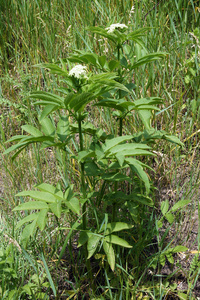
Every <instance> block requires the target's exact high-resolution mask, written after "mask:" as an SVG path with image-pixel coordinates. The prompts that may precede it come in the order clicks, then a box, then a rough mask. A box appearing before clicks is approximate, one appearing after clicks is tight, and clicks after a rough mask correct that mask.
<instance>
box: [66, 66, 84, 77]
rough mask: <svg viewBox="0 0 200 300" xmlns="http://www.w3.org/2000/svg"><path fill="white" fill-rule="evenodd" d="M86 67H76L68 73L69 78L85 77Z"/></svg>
mask: <svg viewBox="0 0 200 300" xmlns="http://www.w3.org/2000/svg"><path fill="white" fill-rule="evenodd" d="M86 70H87V69H86V67H84V66H82V65H76V66H75V67H73V68H72V69H71V70H70V71H69V76H74V77H76V78H78V79H79V78H81V77H86V74H87V73H86Z"/></svg>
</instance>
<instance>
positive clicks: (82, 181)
mask: <svg viewBox="0 0 200 300" xmlns="http://www.w3.org/2000/svg"><path fill="white" fill-rule="evenodd" d="M78 131H79V145H80V151H83V135H82V127H81V120H80V119H79V120H78ZM80 165H81V187H82V193H83V198H84V199H86V186H85V175H84V174H85V163H84V162H81V163H80ZM86 210H87V207H86V202H85V203H84V204H83V208H82V214H83V230H86V227H87V218H86Z"/></svg>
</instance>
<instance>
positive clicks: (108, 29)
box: [106, 23, 128, 33]
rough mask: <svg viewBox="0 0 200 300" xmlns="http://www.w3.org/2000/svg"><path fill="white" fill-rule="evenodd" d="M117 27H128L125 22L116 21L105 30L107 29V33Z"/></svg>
mask: <svg viewBox="0 0 200 300" xmlns="http://www.w3.org/2000/svg"><path fill="white" fill-rule="evenodd" d="M117 28H122V29H123V28H128V26H126V25H125V24H120V23H117V24H112V25H110V26H109V27H107V28H106V30H107V31H108V33H112V32H113V31H115V29H117Z"/></svg>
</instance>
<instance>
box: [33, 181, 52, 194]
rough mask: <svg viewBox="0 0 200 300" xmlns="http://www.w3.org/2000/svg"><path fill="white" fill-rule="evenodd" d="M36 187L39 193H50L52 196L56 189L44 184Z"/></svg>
mask: <svg viewBox="0 0 200 300" xmlns="http://www.w3.org/2000/svg"><path fill="white" fill-rule="evenodd" d="M36 187H37V189H38V190H40V191H43V192H48V193H51V194H54V193H55V191H56V188H55V187H54V186H53V185H51V184H48V183H44V182H43V183H40V184H38V185H36Z"/></svg>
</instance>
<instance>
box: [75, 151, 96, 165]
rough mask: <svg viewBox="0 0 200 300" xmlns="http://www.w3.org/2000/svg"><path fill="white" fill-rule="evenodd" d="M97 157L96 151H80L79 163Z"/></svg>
mask: <svg viewBox="0 0 200 300" xmlns="http://www.w3.org/2000/svg"><path fill="white" fill-rule="evenodd" d="M94 155H95V151H90V150H85V151H80V152H79V153H78V162H81V161H82V162H83V161H84V160H85V159H86V158H88V157H93V156H94Z"/></svg>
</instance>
